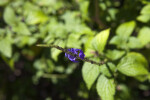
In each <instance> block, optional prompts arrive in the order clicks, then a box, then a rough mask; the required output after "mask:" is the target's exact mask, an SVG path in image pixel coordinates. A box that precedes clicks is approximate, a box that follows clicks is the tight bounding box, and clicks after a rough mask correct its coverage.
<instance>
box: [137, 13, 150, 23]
mask: <svg viewBox="0 0 150 100" xmlns="http://www.w3.org/2000/svg"><path fill="white" fill-rule="evenodd" d="M137 20H138V21H140V22H143V23H147V22H148V21H150V14H144V15H140V16H138V17H137Z"/></svg>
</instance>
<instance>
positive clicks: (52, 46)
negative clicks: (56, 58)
mask: <svg viewBox="0 0 150 100" xmlns="http://www.w3.org/2000/svg"><path fill="white" fill-rule="evenodd" d="M36 46H38V47H46V48H47V47H51V48H56V49H58V50H61V51H62V52H65V53H67V54H69V55H71V56H74V57H76V59H79V60H82V61H85V62H89V63H91V64H95V65H98V66H100V65H103V64H105V63H106V62H105V61H101V62H95V61H93V60H90V59H88V58H84V59H81V58H80V57H79V56H78V55H77V54H74V53H72V52H70V51H68V50H67V49H64V48H62V47H59V46H57V45H52V44H49V45H48V44H37V45H36Z"/></svg>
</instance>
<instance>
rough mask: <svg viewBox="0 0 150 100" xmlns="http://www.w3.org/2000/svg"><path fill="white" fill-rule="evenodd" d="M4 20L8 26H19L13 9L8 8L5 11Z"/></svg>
mask: <svg viewBox="0 0 150 100" xmlns="http://www.w3.org/2000/svg"><path fill="white" fill-rule="evenodd" d="M3 17H4V20H5V22H6V23H7V24H8V25H11V26H14V25H16V24H17V18H16V15H15V12H14V10H13V8H11V7H10V6H7V7H6V8H5V10H4V16H3Z"/></svg>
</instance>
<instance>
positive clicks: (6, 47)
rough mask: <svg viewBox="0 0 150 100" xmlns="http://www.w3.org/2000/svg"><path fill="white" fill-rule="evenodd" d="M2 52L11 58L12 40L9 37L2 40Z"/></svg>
mask: <svg viewBox="0 0 150 100" xmlns="http://www.w3.org/2000/svg"><path fill="white" fill-rule="evenodd" d="M0 52H1V53H2V54H3V55H4V56H6V57H9V58H10V57H11V56H12V47H11V41H10V40H9V39H7V38H4V39H2V40H0Z"/></svg>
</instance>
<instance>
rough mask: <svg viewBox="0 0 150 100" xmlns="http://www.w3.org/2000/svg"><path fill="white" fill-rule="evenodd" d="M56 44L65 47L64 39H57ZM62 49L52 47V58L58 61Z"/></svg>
mask: <svg viewBox="0 0 150 100" xmlns="http://www.w3.org/2000/svg"><path fill="white" fill-rule="evenodd" d="M54 45H58V46H60V47H62V48H64V46H65V43H64V42H63V41H62V40H57V41H55V43H54ZM61 52H62V51H61V50H58V49H56V48H51V56H52V58H53V59H54V60H55V61H57V60H58V55H59V54H60V53H61Z"/></svg>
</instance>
